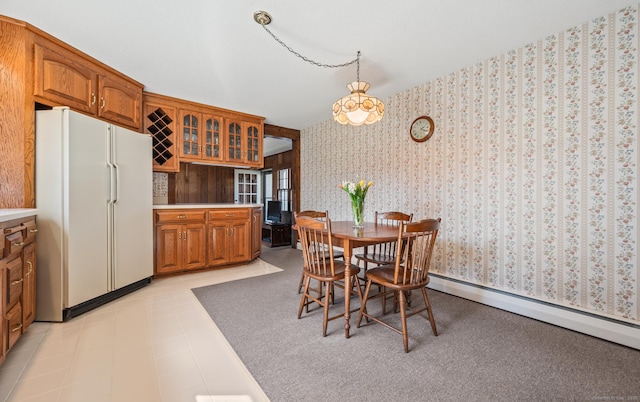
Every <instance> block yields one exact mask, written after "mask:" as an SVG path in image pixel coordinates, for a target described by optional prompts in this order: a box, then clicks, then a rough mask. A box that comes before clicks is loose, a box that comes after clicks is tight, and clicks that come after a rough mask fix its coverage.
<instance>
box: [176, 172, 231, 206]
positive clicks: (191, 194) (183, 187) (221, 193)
mask: <svg viewBox="0 0 640 402" xmlns="http://www.w3.org/2000/svg"><path fill="white" fill-rule="evenodd" d="M233 171H234V168H231V167H226V166H207V165H197V164H191V163H180V171H179V172H177V173H175V174H173V175H171V174H170V175H169V200H168V201H169V203H170V204H171V203H180V204H182V203H190V204H212V203H233V201H234V200H233V180H234V177H233ZM172 176H173V178H172ZM172 194H174V196H173V197H172ZM172 198H173V202H172Z"/></svg>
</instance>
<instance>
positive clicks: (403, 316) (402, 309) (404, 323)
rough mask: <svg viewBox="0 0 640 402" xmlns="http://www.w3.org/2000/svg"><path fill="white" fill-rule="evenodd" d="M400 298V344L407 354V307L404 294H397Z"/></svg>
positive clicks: (400, 292) (401, 292)
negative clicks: (402, 344)
mask: <svg viewBox="0 0 640 402" xmlns="http://www.w3.org/2000/svg"><path fill="white" fill-rule="evenodd" d="M398 293H399V296H400V319H401V320H402V342H403V343H404V352H405V353H409V334H408V333H407V306H406V300H405V295H404V292H403V291H402V290H401V291H399V292H398Z"/></svg>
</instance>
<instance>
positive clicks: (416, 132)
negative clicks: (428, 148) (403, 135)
mask: <svg viewBox="0 0 640 402" xmlns="http://www.w3.org/2000/svg"><path fill="white" fill-rule="evenodd" d="M409 135H410V136H411V139H412V140H414V141H415V142H424V141H426V140H428V139H429V138H431V136H432V135H433V120H432V119H431V117H429V116H420V117H418V118H417V119H415V120H414V121H413V123H411V127H409Z"/></svg>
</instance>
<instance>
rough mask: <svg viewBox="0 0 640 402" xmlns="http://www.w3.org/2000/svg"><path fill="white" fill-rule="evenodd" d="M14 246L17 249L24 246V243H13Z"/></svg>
mask: <svg viewBox="0 0 640 402" xmlns="http://www.w3.org/2000/svg"><path fill="white" fill-rule="evenodd" d="M13 245H14V246H15V247H22V246H24V242H23V241H21V242H19V243H13Z"/></svg>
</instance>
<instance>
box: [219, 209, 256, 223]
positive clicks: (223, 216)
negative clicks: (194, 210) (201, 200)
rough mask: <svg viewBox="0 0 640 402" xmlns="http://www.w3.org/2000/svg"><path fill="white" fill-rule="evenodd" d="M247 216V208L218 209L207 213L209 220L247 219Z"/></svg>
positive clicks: (249, 212)
mask: <svg viewBox="0 0 640 402" xmlns="http://www.w3.org/2000/svg"><path fill="white" fill-rule="evenodd" d="M249 215H251V211H250V210H249V209H248V208H234V209H219V210H215V211H209V220H229V219H249Z"/></svg>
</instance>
